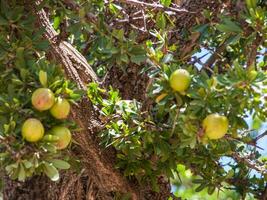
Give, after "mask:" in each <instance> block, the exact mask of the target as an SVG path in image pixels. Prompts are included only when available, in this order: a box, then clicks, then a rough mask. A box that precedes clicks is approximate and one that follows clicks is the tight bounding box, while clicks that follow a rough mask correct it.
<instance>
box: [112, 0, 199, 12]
mask: <svg viewBox="0 0 267 200" xmlns="http://www.w3.org/2000/svg"><path fill="white" fill-rule="evenodd" d="M115 2H118V3H125V4H130V5H134V6H139V7H147V8H153V9H156V10H164V11H172V12H175V13H181V12H183V13H194V12H190V11H188V10H186V9H184V8H173V7H165V6H163V5H161V4H155V3H146V2H143V1H138V0H115Z"/></svg>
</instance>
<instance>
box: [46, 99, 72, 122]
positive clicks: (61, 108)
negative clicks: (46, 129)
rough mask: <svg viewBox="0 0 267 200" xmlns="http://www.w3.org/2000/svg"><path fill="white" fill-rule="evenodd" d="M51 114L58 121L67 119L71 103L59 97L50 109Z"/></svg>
mask: <svg viewBox="0 0 267 200" xmlns="http://www.w3.org/2000/svg"><path fill="white" fill-rule="evenodd" d="M50 113H51V115H52V116H53V117H55V118H56V119H66V118H67V117H68V115H69V113H70V103H69V102H68V100H66V99H62V98H60V97H59V98H57V100H56V103H55V104H54V105H53V107H52V108H51V109H50Z"/></svg>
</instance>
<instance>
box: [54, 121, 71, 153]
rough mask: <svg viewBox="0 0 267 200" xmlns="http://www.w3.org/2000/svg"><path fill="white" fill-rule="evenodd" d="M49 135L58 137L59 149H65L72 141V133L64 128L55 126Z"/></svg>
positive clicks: (57, 144) (57, 145)
mask: <svg viewBox="0 0 267 200" xmlns="http://www.w3.org/2000/svg"><path fill="white" fill-rule="evenodd" d="M49 133H50V134H52V135H54V136H57V137H58V140H57V141H56V147H57V149H65V148H66V147H67V146H68V145H69V143H70V141H71V132H70V130H69V129H68V128H66V127H64V126H55V127H54V128H52V129H51V130H50V132H49Z"/></svg>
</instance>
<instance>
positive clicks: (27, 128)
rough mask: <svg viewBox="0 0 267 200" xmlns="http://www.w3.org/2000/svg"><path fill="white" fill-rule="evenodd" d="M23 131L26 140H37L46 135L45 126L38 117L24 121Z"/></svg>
mask: <svg viewBox="0 0 267 200" xmlns="http://www.w3.org/2000/svg"><path fill="white" fill-rule="evenodd" d="M21 132H22V136H23V138H24V139H25V140H26V141H28V142H37V141H38V140H40V139H42V138H43V136H44V126H43V124H42V123H41V122H40V121H39V120H38V119H35V118H29V119H27V120H26V121H25V122H24V123H23V125H22V130H21Z"/></svg>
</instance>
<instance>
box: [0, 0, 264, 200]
mask: <svg viewBox="0 0 267 200" xmlns="http://www.w3.org/2000/svg"><path fill="white" fill-rule="evenodd" d="M137 2H138V1H137ZM219 2H221V3H223V1H219ZM230 3H231V4H236V3H238V1H232V2H231V1H230ZM230 3H229V4H230ZM0 5H1V8H0V32H1V35H0V70H1V75H0V141H1V143H0V150H1V152H0V166H1V168H0V172H1V173H2V174H7V175H9V176H10V177H11V178H13V179H18V180H20V181H24V180H25V179H26V178H28V177H31V176H33V175H35V174H41V173H45V174H46V175H47V176H49V177H50V178H51V179H52V180H58V178H59V173H58V170H59V169H68V168H69V167H70V166H69V164H68V162H67V161H70V160H71V159H75V158H70V157H69V154H68V152H67V151H58V150H57V149H56V147H55V144H54V142H55V141H56V140H57V139H56V138H53V137H52V136H50V135H48V134H46V136H45V137H44V138H43V140H41V141H40V142H37V143H28V142H25V141H24V139H23V138H22V136H21V126H22V123H23V122H24V121H25V120H26V119H27V118H29V117H35V118H38V119H40V120H41V121H42V123H43V124H44V126H45V129H46V130H49V129H51V128H52V127H54V126H56V125H63V126H67V127H70V128H71V129H75V128H76V125H75V122H74V121H72V120H56V119H54V118H53V117H52V116H51V115H50V114H49V112H47V111H45V112H39V111H36V110H35V109H33V107H32V105H31V102H30V98H31V95H32V92H33V91H34V90H35V89H37V88H40V87H48V88H50V89H51V90H52V91H53V92H54V93H55V95H56V96H62V97H64V98H67V99H68V101H70V102H72V103H75V101H77V100H79V98H80V96H81V95H82V93H83V91H78V90H77V88H76V86H75V84H74V83H71V82H70V81H69V80H66V79H65V78H64V74H63V73H62V71H61V70H60V69H59V68H60V67H59V65H56V64H54V61H53V60H54V58H53V56H54V55H50V49H49V46H50V45H49V43H48V41H46V40H45V39H44V38H43V37H42V34H43V33H44V30H42V29H36V24H37V22H36V19H35V17H34V14H33V13H32V12H31V8H29V7H30V6H29V7H28V6H26V5H28V4H26V3H25V2H24V1H21V2H19V1H12V0H11V1H7V0H1V4H0ZM153 5H154V6H155V5H157V6H158V7H157V9H147V10H146V14H143V15H142V17H141V19H142V20H143V21H142V23H144V25H143V27H142V28H139V27H137V26H136V24H135V23H133V24H131V21H130V20H133V19H132V18H129V16H128V14H127V12H129V13H130V14H131V11H129V8H128V10H127V8H125V5H124V4H123V2H120V1H111V2H106V1H103V0H77V1H63V0H47V1H43V2H42V4H41V5H39V8H40V9H41V8H45V10H48V11H49V17H50V20H51V23H52V24H53V28H54V29H55V30H56V31H57V33H58V36H57V38H56V40H67V41H68V42H69V43H70V44H71V45H73V46H75V47H76V48H77V50H79V51H80V52H81V53H82V54H83V55H84V56H85V57H86V59H87V61H88V63H89V64H91V65H92V67H93V68H94V70H95V71H96V72H97V74H98V76H99V77H104V76H105V75H106V74H108V72H109V70H110V69H111V68H112V67H117V68H118V69H119V70H122V71H123V72H124V73H126V71H127V70H126V69H127V67H129V66H130V67H132V66H138V67H139V69H141V73H142V74H143V75H144V76H148V77H149V79H150V82H149V84H148V87H147V88H148V91H147V94H144V95H145V96H146V100H147V101H148V102H151V103H150V105H146V103H147V102H138V101H136V100H134V99H133V100H123V99H122V98H121V97H120V93H119V92H118V91H117V90H116V89H117V88H112V87H110V88H101V86H100V85H99V84H98V83H91V84H89V85H88V89H87V97H88V98H89V99H90V101H91V102H92V103H93V105H94V106H95V108H96V109H95V110H96V111H100V119H101V123H102V124H103V127H102V130H101V131H100V133H99V137H100V139H101V145H102V146H103V147H105V148H107V147H111V146H112V147H113V148H115V149H116V152H117V154H116V157H117V164H116V167H117V168H119V169H120V170H121V171H123V173H124V175H125V176H127V177H128V178H129V179H131V178H133V177H134V178H135V179H137V180H138V181H139V182H140V183H141V184H147V183H149V184H150V183H151V184H152V186H153V189H154V190H155V191H158V192H159V187H158V185H157V181H158V177H159V176H166V177H168V178H169V179H171V180H177V177H179V174H182V173H185V172H184V171H185V169H186V170H189V169H190V170H191V172H192V173H193V174H194V178H196V180H195V181H194V183H196V184H197V186H196V187H195V188H196V191H197V192H201V191H207V193H208V194H210V195H212V194H213V196H214V195H215V191H218V190H220V189H223V188H229V187H230V189H231V190H235V191H237V192H238V193H239V194H238V195H240V196H242V197H245V196H246V195H247V194H249V195H251V194H252V195H254V196H255V197H256V198H257V197H259V195H260V194H261V192H262V191H264V188H265V187H266V180H265V179H266V176H267V170H266V169H265V166H266V161H265V160H264V159H262V157H261V154H260V152H259V148H258V147H257V141H258V139H259V137H258V134H259V133H258V130H259V128H260V126H261V123H262V122H264V121H266V117H267V109H266V105H267V103H266V91H267V73H266V65H267V60H266V53H265V54H262V52H263V51H266V41H267V10H266V4H265V3H264V1H257V0H246V2H245V4H244V5H243V4H242V5H243V6H245V8H243V10H242V12H240V13H234V11H229V10H228V9H222V10H220V12H219V13H214V11H212V10H208V9H207V10H204V12H203V13H201V16H203V18H205V19H204V20H202V22H203V23H198V24H197V25H195V26H194V27H190V30H188V29H186V28H184V29H183V30H179V39H177V38H175V39H173V35H175V34H176V32H177V30H176V26H177V23H178V24H179V20H180V19H178V22H177V18H176V13H175V12H174V11H173V10H175V8H173V7H172V6H173V1H170V0H160V1H158V4H152V6H153ZM139 6H140V5H138V6H136V7H137V8H139ZM150 6H151V5H150ZM225 6H227V5H225ZM144 7H145V5H143V6H142V8H144ZM171 8H173V9H171ZM168 9H169V10H168ZM138 11H139V10H138ZM125 13H126V14H125ZM139 13H142V12H139ZM127 16H128V18H127ZM127 20H128V21H127ZM138 20H140V19H138ZM198 20H199V19H198V18H197V20H196V21H197V22H198ZM146 22H147V24H146ZM139 24H140V23H137V25H139ZM151 24H152V26H151ZM140 33H142V34H140ZM140 35H141V36H140ZM192 41H193V42H192ZM55 42H57V41H55ZM183 42H185V43H186V44H184V43H183ZM187 43H188V44H190V43H193V44H190V45H188V46H190V47H191V48H189V50H188V46H187ZM203 52H204V53H203ZM198 54H207V55H208V56H210V57H209V58H208V59H207V62H206V63H203V62H202V61H201V59H200V58H198V56H197V55H198ZM258 55H260V56H258ZM210 60H211V61H212V60H213V62H211V63H209V61H210ZM177 69H185V70H187V71H188V72H189V73H190V76H191V84H190V86H189V89H188V90H186V91H183V92H175V91H174V90H173V89H172V88H171V87H170V83H169V80H170V76H171V74H172V73H173V72H174V71H175V70H177ZM212 113H219V114H221V115H224V116H226V117H227V118H228V121H229V124H230V125H229V129H228V133H227V134H226V135H225V136H224V137H223V138H222V139H220V140H209V139H208V138H206V137H205V130H204V129H203V127H202V121H203V119H205V117H206V116H207V115H209V114H212ZM248 117H252V119H253V123H254V126H253V129H250V128H249V127H248V125H247V121H246V119H247V118H248ZM224 158H228V159H233V160H234V161H233V162H229V163H227V164H222V159H224ZM177 165H178V167H177ZM181 165H183V166H184V168H183V167H181ZM226 166H227V167H228V168H230V170H229V169H227V168H226ZM253 170H256V171H257V173H259V174H256V175H255V173H253ZM176 183H177V182H176V181H173V184H176ZM190 184H191V183H190Z"/></svg>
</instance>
